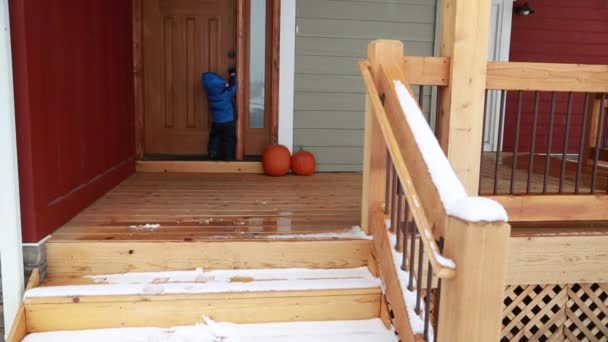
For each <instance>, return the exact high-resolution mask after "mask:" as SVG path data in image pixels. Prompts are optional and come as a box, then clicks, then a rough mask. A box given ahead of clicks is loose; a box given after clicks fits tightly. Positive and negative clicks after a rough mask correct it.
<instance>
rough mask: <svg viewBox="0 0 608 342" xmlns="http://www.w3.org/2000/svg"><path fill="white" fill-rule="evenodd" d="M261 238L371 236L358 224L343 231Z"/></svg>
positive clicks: (358, 237)
mask: <svg viewBox="0 0 608 342" xmlns="http://www.w3.org/2000/svg"><path fill="white" fill-rule="evenodd" d="M260 238H262V239H277V240H280V239H355V240H371V239H372V236H371V235H367V234H366V233H365V232H364V231H363V230H362V229H361V227H359V226H354V227H352V228H351V229H350V230H347V231H343V232H332V233H318V234H274V235H262V236H260Z"/></svg>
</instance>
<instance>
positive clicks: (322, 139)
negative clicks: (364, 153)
mask: <svg viewBox="0 0 608 342" xmlns="http://www.w3.org/2000/svg"><path fill="white" fill-rule="evenodd" d="M294 141H299V142H300V145H302V146H307V147H313V146H314V147H363V129H302V128H298V129H295V130H294Z"/></svg>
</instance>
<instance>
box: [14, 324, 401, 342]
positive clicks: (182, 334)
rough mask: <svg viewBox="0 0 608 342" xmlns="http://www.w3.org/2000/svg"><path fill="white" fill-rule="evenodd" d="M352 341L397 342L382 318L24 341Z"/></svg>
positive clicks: (28, 341)
mask: <svg viewBox="0 0 608 342" xmlns="http://www.w3.org/2000/svg"><path fill="white" fill-rule="evenodd" d="M135 340H136V341H273V342H293V341H349V342H367V341H370V342H371V341H373V342H397V341H398V338H397V336H395V334H394V333H393V332H392V331H391V330H389V329H387V328H386V327H385V326H384V324H383V322H382V321H381V320H380V319H371V320H357V321H333V322H293V323H266V324H232V323H216V322H212V321H208V320H207V321H206V324H205V325H197V326H183V327H175V328H171V329H163V328H130V329H108V330H87V331H71V332H50V333H36V334H31V335H29V336H27V338H26V339H25V340H24V341H25V342H51V341H61V342H82V341H112V342H128V341H129V342H131V341H135Z"/></svg>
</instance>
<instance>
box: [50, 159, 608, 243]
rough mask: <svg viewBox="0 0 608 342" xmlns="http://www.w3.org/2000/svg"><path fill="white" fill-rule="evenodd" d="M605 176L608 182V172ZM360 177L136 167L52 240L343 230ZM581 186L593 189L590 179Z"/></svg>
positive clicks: (486, 187)
mask: <svg viewBox="0 0 608 342" xmlns="http://www.w3.org/2000/svg"><path fill="white" fill-rule="evenodd" d="M505 158H506V159H504V160H503V161H502V163H500V165H501V169H500V172H499V179H500V180H499V193H508V191H509V189H508V186H509V182H510V173H511V167H510V166H511V164H510V161H511V160H512V159H509V157H508V156H507V157H505ZM537 164H538V165H541V161H540V160H539V161H538V163H537ZM494 165H495V164H494V159H493V154H484V159H483V163H482V176H483V179H482V182H481V190H482V192H484V193H491V192H492V188H493V176H494ZM543 165H544V164H543ZM524 169H525V168H524ZM524 169H522V168H521V167H520V169H517V170H516V172H517V174H516V187H515V189H516V190H517V192H520V193H521V192H523V191H525V187H526V179H527V170H524ZM598 179H599V181H600V182H601V183H600V184H601V185H602V186H605V184H606V180H605V174H604V173H602V174H601V176H600V177H599V178H598ZM361 181H362V179H361V174H357V173H321V174H317V175H315V176H312V177H297V176H286V177H280V178H272V177H266V176H264V175H259V174H196V173H137V174H135V175H133V176H131V177H130V178H129V179H127V180H125V181H124V182H123V183H122V184H120V185H119V186H117V187H116V188H115V189H113V190H112V191H110V192H108V193H107V194H106V195H105V196H103V197H102V198H100V199H99V200H98V201H97V202H95V203H94V204H92V205H91V206H90V207H88V208H87V209H85V210H84V211H82V212H81V213H80V214H78V215H77V216H76V217H75V218H74V219H72V220H71V221H70V222H68V223H67V224H66V225H65V226H63V227H62V228H61V229H59V230H58V231H57V232H55V233H54V234H53V236H52V241H55V242H66V241H89V242H90V241H123V240H124V241H208V240H218V239H232V240H234V239H243V240H246V239H256V238H260V237H269V236H272V237H281V236H285V235H294V234H319V233H337V232H344V231H348V230H350V229H351V228H352V227H353V226H357V225H359V221H360V209H361ZM548 183H549V189H550V191H551V192H555V191H556V190H557V186H558V183H559V178H558V177H555V176H550V178H549V180H548ZM542 184H543V176H542V174H538V173H536V174H535V175H534V176H533V177H532V191H533V192H536V193H539V192H541V191H542ZM564 184H565V185H564V188H565V190H566V191H568V192H571V191H573V189H574V188H573V187H574V181H573V178H572V175H570V174H569V176H568V177H566V178H565V183H564ZM581 190H582V191H585V190H586V191H589V188H588V186H586V185H585V184H583V185H582V186H581ZM146 225H147V226H146ZM516 225H517V224H516ZM526 231H527V230H526Z"/></svg>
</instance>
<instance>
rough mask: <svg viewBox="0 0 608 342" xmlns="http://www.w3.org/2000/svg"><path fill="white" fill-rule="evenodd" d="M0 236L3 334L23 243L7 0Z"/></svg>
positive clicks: (19, 278)
mask: <svg viewBox="0 0 608 342" xmlns="http://www.w3.org/2000/svg"><path fill="white" fill-rule="evenodd" d="M0 98H2V99H6V100H3V101H0V187H2V189H3V191H2V192H0V217H2V219H3V220H2V224H3V226H4V227H3V229H2V231H3V233H4V234H3V235H2V239H0V255H1V256H0V258H1V259H2V266H1V267H2V269H1V271H0V274H1V275H2V276H1V277H0V278H2V300H3V303H4V329H5V336H3V337H7V336H8V333H9V332H10V330H11V327H12V325H13V322H14V320H15V317H16V316H17V312H18V311H19V306H20V304H21V296H22V295H23V287H24V276H23V247H22V235H21V210H20V201H19V172H18V161H17V133H16V126H15V94H14V91H13V64H12V47H11V30H10V20H9V6H8V0H0Z"/></svg>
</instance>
